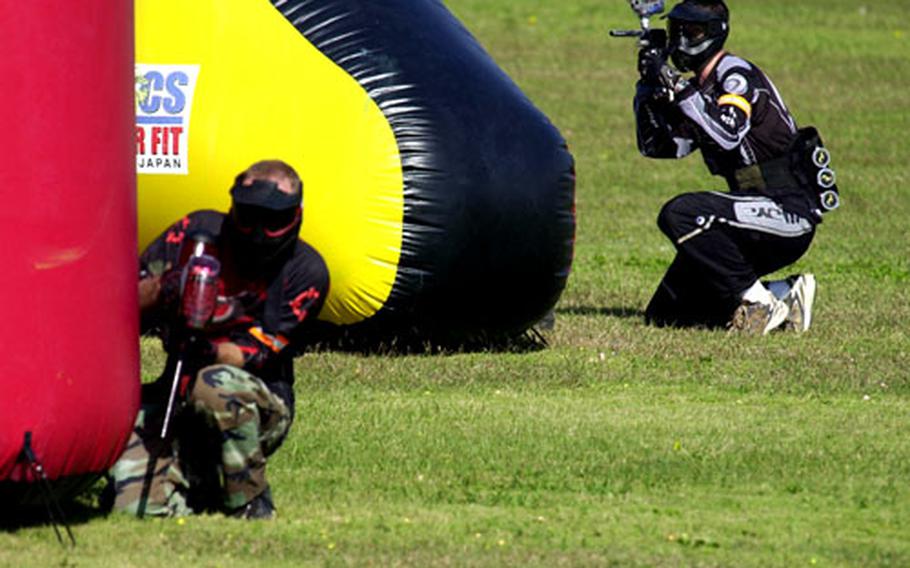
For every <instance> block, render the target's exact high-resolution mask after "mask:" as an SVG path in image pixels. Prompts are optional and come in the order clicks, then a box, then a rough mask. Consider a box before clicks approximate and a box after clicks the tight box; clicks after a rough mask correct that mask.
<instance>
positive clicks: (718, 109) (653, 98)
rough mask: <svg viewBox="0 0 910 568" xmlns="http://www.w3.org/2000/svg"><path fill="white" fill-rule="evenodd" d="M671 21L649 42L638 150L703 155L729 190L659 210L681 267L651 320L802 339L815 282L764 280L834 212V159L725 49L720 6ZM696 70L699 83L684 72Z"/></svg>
mask: <svg viewBox="0 0 910 568" xmlns="http://www.w3.org/2000/svg"><path fill="white" fill-rule="evenodd" d="M647 4H654V2H651V3H649V2H641V1H640V0H634V1H633V8H636V9H637V10H640V9H642V8H643V6H642V5H647ZM659 4H660V5H661V9H662V4H663V2H659ZM644 7H647V6H644ZM667 18H668V20H669V26H668V31H664V30H660V29H655V30H647V29H646V30H645V31H644V32H643V33H642V34H641V41H640V46H641V49H640V51H639V60H638V69H639V73H640V75H641V79H640V80H639V82H638V84H637V89H636V94H635V101H634V108H635V115H636V123H637V138H638V148H639V150H640V152H641V153H642V154H643V155H644V156H647V157H650V158H682V157H684V156H687V155H688V154H690V153H692V152H693V151H694V150H696V149H700V150H701V153H702V158H703V159H704V161H705V164H706V165H707V167H708V169H709V170H710V172H711V173H712V174H714V175H717V176H720V177H722V178H724V179H725V180H726V182H727V185H728V187H729V190H730V191H729V192H719V191H706V192H697V193H685V194H682V195H679V196H677V197H675V198H673V199H672V200H670V201H669V202H667V203H666V204H665V205H664V206H663V209H662V210H661V212H660V215H659V217H658V226H659V227H660V229H661V231H663V232H664V234H666V235H667V237H668V238H669V239H670V240H671V241H672V242H673V244H674V246H675V247H676V258H675V259H674V260H673V263H672V264H671V265H670V267H669V269H668V270H667V272H666V274H665V275H664V277H663V280H662V281H661V283H660V285H659V287H658V289H657V291H656V292H655V294H654V296H653V297H652V299H651V301H650V303H649V305H648V307H647V310H646V312H645V317H646V319H647V320H648V322H650V323H652V324H655V325H679V326H689V325H705V326H709V327H718V326H727V327H729V328H731V329H733V330H738V331H744V332H748V333H756V334H766V333H768V332H770V331H771V330H773V329H777V328H781V329H793V330H796V331H805V330H806V329H808V328H809V325H810V323H811V321H812V304H813V300H814V297H815V288H816V281H815V277H814V276H813V275H812V274H802V275H795V276H791V277H789V278H787V279H785V280H779V281H774V282H769V283H767V284H765V283H762V282H761V281H760V280H759V278H760V277H761V276H763V275H766V274H770V273H771V272H774V271H777V270H780V269H782V268H784V267H786V266H788V265H790V264H792V263H793V262H795V261H796V260H798V259H799V258H800V257H801V256H802V255H803V254H804V253H805V252H806V250H807V249H808V248H809V245H810V243H811V242H812V238H813V236H814V234H815V229H816V225H818V224H819V223H821V221H822V215H823V213H825V212H827V211H829V210H832V209H834V208H836V207H837V206H838V202H839V198H838V193H837V187H836V185H835V178H834V172H833V170H832V169H831V168H830V166H829V162H830V156H829V154H828V152H827V150H825V148H824V146H823V145H822V142H821V139H820V138H819V136H818V133H817V132H816V131H815V129H814V128H811V127H808V128H802V129H800V128H797V125H796V121H795V120H794V118H793V116H792V115H791V114H790V112H789V110H788V109H787V106H786V105H785V104H784V101H783V99H782V98H781V96H780V93H779V92H778V90H777V89H776V88H775V86H774V84H773V83H772V82H771V80H770V79H768V77H767V76H766V75H765V74H764V73H763V72H762V71H761V70H760V69H759V68H758V67H756V66H755V65H754V64H752V63H750V62H748V61H746V60H744V59H741V58H739V57H736V56H735V55H733V54H731V53H728V52H726V51H724V48H723V47H724V42H725V41H726V39H727V36H728V34H729V32H730V17H729V12H728V9H727V6H726V5H725V4H724V2H722V1H718V0H685V1H683V2H680V3H678V4H676V5H675V6H674V7H673V9H672V10H671V11H670V13H669V14H668V15H667ZM642 21H643V27H647V26H646V22H647V20H646V19H644V18H643V20H642ZM668 32H669V33H668ZM621 33H626V34H628V33H629V32H621ZM668 36H669V37H668ZM667 57H669V59H670V61H671V62H672V63H673V66H671V65H669V64H668V63H667ZM674 67H675V68H674ZM689 71H691V72H693V73H694V76H692V77H690V78H685V77H683V75H682V74H681V73H685V72H689Z"/></svg>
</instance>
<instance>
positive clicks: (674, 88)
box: [657, 62, 689, 99]
mask: <svg viewBox="0 0 910 568" xmlns="http://www.w3.org/2000/svg"><path fill="white" fill-rule="evenodd" d="M657 77H658V81H659V82H660V84H661V86H663V87H664V89H666V90H667V91H668V92H670V93H672V94H673V95H678V94H679V93H680V92H682V90H683V89H685V88H686V87H688V86H689V81H687V80H686V79H685V78H683V76H682V75H681V74H680V73H679V71H677V70H676V69H674V68H672V67H670V66H669V65H667V64H666V62H664V63H663V64H662V65H661V66H660V68H659V69H658V71H657ZM672 98H673V97H671V99H672Z"/></svg>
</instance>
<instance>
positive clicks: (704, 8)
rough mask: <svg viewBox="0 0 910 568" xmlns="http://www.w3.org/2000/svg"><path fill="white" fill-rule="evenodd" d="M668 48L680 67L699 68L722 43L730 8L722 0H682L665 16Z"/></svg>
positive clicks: (728, 22)
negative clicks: (668, 40)
mask: <svg viewBox="0 0 910 568" xmlns="http://www.w3.org/2000/svg"><path fill="white" fill-rule="evenodd" d="M665 18H667V19H668V20H669V24H668V26H667V28H668V29H667V32H668V34H669V36H670V42H669V51H670V59H671V60H672V61H673V65H675V66H676V68H677V69H679V70H680V71H698V70H699V69H701V67H702V66H703V65H704V64H705V63H707V62H708V61H710V60H711V58H712V57H714V55H715V54H717V52H719V51H720V50H721V49H723V47H724V42H725V41H727V36H728V35H730V12H729V11H728V10H727V6H726V5H725V4H724V3H723V2H722V1H719V0H718V1H716V2H711V1H705V0H685V1H684V2H681V3H679V4H677V5H676V6H674V7H673V9H672V10H671V11H670V13H669V14H667V15H666V16H665Z"/></svg>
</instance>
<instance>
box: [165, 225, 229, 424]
mask: <svg viewBox="0 0 910 568" xmlns="http://www.w3.org/2000/svg"><path fill="white" fill-rule="evenodd" d="M187 237H188V238H187V239H186V241H185V242H184V244H183V248H182V249H181V261H182V262H181V265H182V266H183V268H182V269H181V272H180V293H179V296H178V297H179V302H178V304H177V310H178V314H177V316H178V317H177V320H178V321H177V325H178V326H180V328H181V329H180V331H179V332H178V333H176V334H175V335H176V337H177V338H179V343H178V345H177V363H176V366H175V368H174V378H173V380H172V382H171V390H170V395H169V396H168V400H167V409H166V410H165V414H164V425H163V426H162V427H161V438H162V439H163V438H165V437H167V430H168V426H169V424H170V420H171V415H172V414H173V412H174V401H175V399H176V397H177V391H178V390H179V388H180V383H181V378H182V371H183V364H184V358H185V350H186V349H187V347H188V346H191V345H192V344H193V343H194V342H197V341H201V340H202V338H201V334H202V331H203V330H204V329H205V327H206V325H208V323H209V321H210V320H211V319H212V314H214V312H215V304H216V300H217V297H218V288H219V275H220V273H221V263H220V262H219V261H218V259H217V258H215V256H214V254H213V246H212V244H213V239H212V236H211V235H209V234H208V233H203V232H197V233H195V234H192V235H188V236H187ZM184 257H185V258H184Z"/></svg>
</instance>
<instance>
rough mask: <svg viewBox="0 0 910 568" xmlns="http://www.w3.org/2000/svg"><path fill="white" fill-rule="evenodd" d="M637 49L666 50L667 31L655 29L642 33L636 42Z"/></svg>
mask: <svg viewBox="0 0 910 568" xmlns="http://www.w3.org/2000/svg"><path fill="white" fill-rule="evenodd" d="M638 46H639V47H647V48H650V49H656V50H658V51H666V50H667V30H664V29H661V28H657V29H649V30H647V31H646V32H644V33H643V34H642V36H641V38H640V39H639V40H638Z"/></svg>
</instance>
